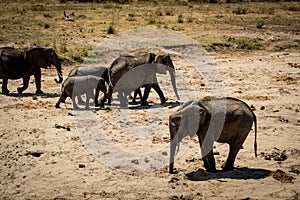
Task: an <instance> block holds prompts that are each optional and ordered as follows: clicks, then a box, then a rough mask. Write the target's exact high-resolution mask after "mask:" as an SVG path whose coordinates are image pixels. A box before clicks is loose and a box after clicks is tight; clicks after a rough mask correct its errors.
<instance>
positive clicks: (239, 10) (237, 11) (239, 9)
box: [233, 7, 247, 15]
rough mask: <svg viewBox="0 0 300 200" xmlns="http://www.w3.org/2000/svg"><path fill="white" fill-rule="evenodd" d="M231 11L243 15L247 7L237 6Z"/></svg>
mask: <svg viewBox="0 0 300 200" xmlns="http://www.w3.org/2000/svg"><path fill="white" fill-rule="evenodd" d="M233 13H235V14H237V15H245V14H247V9H246V8H241V7H238V8H237V9H236V10H234V11H233Z"/></svg>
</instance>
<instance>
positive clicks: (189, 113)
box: [169, 97, 257, 173]
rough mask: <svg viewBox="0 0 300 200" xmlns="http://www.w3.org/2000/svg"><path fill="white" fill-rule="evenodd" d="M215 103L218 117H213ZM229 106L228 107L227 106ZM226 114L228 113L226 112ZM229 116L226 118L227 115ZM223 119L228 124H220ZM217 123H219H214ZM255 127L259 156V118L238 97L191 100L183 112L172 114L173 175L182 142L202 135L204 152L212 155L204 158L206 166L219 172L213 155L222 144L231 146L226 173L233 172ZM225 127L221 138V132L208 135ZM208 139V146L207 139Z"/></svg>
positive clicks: (171, 154) (170, 120) (255, 145)
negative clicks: (177, 151) (217, 146)
mask: <svg viewBox="0 0 300 200" xmlns="http://www.w3.org/2000/svg"><path fill="white" fill-rule="evenodd" d="M212 100H213V101H214V104H213V105H215V106H214V108H213V111H214V113H215V115H214V116H213V117H212V115H211V114H212V113H211V112H212V107H211V103H212ZM225 106H226V107H225ZM224 112H225V113H224ZM225 114H226V115H225ZM221 116H226V117H225V122H224V124H219V123H220V122H219V121H218V119H220V118H221ZM213 120H214V121H215V122H213ZM253 122H254V125H255V140H254V150H255V156H257V143H256V135H257V134H256V132H257V123H256V116H255V114H254V113H253V111H252V110H251V109H250V107H249V106H248V105H247V104H246V103H244V102H243V101H240V100H238V99H234V98H230V97H227V98H214V99H211V98H205V99H202V100H199V101H189V102H187V103H185V104H183V105H182V106H181V107H180V108H179V110H177V111H176V112H175V113H173V114H171V115H170V117H169V131H170V138H171V143H170V166H169V173H173V168H174V156H175V150H176V146H177V145H179V142H180V141H181V140H182V139H183V138H184V137H185V136H187V135H189V136H190V137H192V136H194V134H195V133H196V134H197V136H198V140H199V144H200V148H201V152H202V153H203V152H204V151H205V148H206V151H207V153H208V154H206V155H202V157H203V162H204V167H205V169H206V170H207V171H209V172H216V164H215V159H214V156H213V150H212V149H213V143H214V141H217V142H220V143H227V144H229V147H230V149H229V154H228V158H227V160H226V162H225V163H224V164H223V166H222V168H223V171H229V170H233V169H234V161H235V158H236V156H237V153H238V152H239V150H240V148H241V147H242V145H243V143H244V141H245V140H246V138H247V136H248V134H249V132H250V130H251V127H252V124H253ZM222 125H224V126H223V128H221V129H220V130H222V132H221V134H220V136H219V137H218V135H217V133H215V132H213V133H212V132H210V134H209V135H207V133H208V130H209V129H208V128H209V126H211V127H210V128H214V127H216V126H222ZM206 136H207V137H208V138H207V139H208V140H207V139H206V141H211V142H208V143H207V142H206V143H205V147H204V143H203V142H204V138H205V137H206Z"/></svg>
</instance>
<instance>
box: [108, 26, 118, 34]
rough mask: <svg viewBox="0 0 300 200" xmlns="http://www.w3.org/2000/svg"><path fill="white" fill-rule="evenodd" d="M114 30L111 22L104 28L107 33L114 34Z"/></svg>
mask: <svg viewBox="0 0 300 200" xmlns="http://www.w3.org/2000/svg"><path fill="white" fill-rule="evenodd" d="M115 32H116V30H115V28H114V26H113V25H112V24H110V25H109V26H108V28H107V30H106V33H107V34H115Z"/></svg>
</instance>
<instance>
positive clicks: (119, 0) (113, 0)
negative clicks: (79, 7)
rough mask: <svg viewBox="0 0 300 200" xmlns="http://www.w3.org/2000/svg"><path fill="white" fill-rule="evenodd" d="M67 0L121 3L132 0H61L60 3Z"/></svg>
mask: <svg viewBox="0 0 300 200" xmlns="http://www.w3.org/2000/svg"><path fill="white" fill-rule="evenodd" d="M67 1H77V2H80V3H108V2H112V3H119V4H124V3H129V2H130V0H59V3H66V2H67Z"/></svg>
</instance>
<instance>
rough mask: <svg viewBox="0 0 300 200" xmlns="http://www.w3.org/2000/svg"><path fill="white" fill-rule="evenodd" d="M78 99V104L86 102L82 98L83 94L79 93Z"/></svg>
mask: <svg viewBox="0 0 300 200" xmlns="http://www.w3.org/2000/svg"><path fill="white" fill-rule="evenodd" d="M77 101H78V104H80V105H81V104H84V101H83V100H82V97H81V95H78V96H77Z"/></svg>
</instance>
